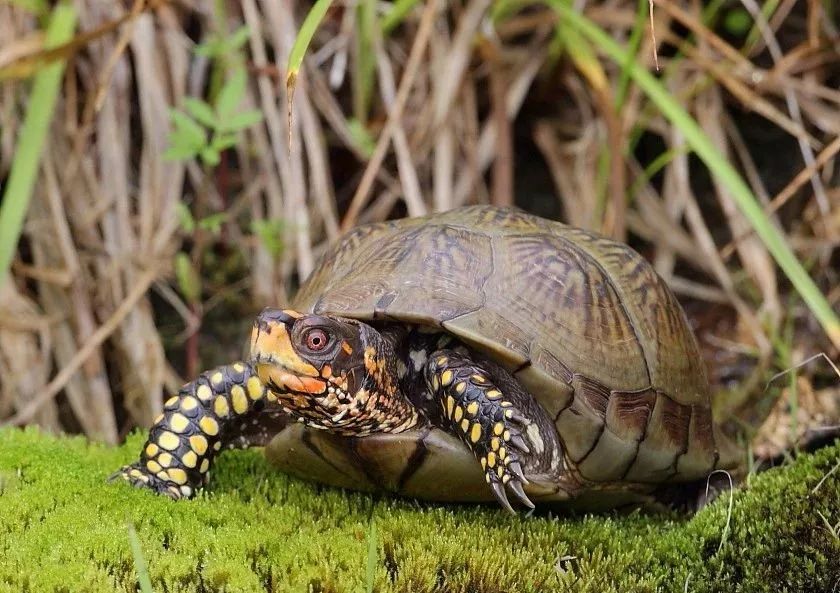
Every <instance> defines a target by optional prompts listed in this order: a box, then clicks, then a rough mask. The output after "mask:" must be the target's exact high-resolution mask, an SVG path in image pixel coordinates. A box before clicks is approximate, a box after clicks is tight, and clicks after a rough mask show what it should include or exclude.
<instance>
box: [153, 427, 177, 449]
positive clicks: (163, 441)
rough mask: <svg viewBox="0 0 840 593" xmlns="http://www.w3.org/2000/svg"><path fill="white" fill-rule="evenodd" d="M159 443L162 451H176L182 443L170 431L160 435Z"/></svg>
mask: <svg viewBox="0 0 840 593" xmlns="http://www.w3.org/2000/svg"><path fill="white" fill-rule="evenodd" d="M157 442H158V445H160V448H161V449H166V450H167V451H174V450H175V449H177V448H178V445H179V444H180V443H181V441H180V440H178V437H176V436H175V435H174V434H172V433H171V432H168V431H164V432H162V433H160V436H159V437H158V441H157Z"/></svg>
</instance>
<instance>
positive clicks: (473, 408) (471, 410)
mask: <svg viewBox="0 0 840 593" xmlns="http://www.w3.org/2000/svg"><path fill="white" fill-rule="evenodd" d="M467 414H469V415H470V416H475V415H476V414H478V402H472V403H470V404H469V405H468V406H467Z"/></svg>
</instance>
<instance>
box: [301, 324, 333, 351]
mask: <svg viewBox="0 0 840 593" xmlns="http://www.w3.org/2000/svg"><path fill="white" fill-rule="evenodd" d="M305 339H306V347H307V348H308V349H309V350H312V351H313V352H318V351H319V350H323V349H324V348H326V347H327V344H329V343H330V337H329V336H328V335H327V332H325V331H324V330H322V329H318V328H315V329H311V330H309V331H308V332H306V337H305Z"/></svg>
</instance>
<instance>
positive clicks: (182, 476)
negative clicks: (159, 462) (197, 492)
mask: <svg viewBox="0 0 840 593" xmlns="http://www.w3.org/2000/svg"><path fill="white" fill-rule="evenodd" d="M169 479H170V480H172V481H173V482H175V483H176V484H186V483H187V472H185V471H184V470H182V469H181V468H178V467H176V468H172V469H170V470H169Z"/></svg>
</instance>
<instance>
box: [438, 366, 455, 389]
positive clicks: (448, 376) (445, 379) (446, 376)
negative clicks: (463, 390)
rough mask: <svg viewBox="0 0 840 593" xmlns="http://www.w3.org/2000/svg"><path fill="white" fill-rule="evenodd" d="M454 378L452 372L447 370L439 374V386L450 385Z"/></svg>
mask: <svg viewBox="0 0 840 593" xmlns="http://www.w3.org/2000/svg"><path fill="white" fill-rule="evenodd" d="M454 378H455V374H454V373H453V372H452V371H449V370H447V371H443V373H441V375H440V384H441V385H443V386H444V387H446V386H448V385H449V384H450V383H452V379H454Z"/></svg>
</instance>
